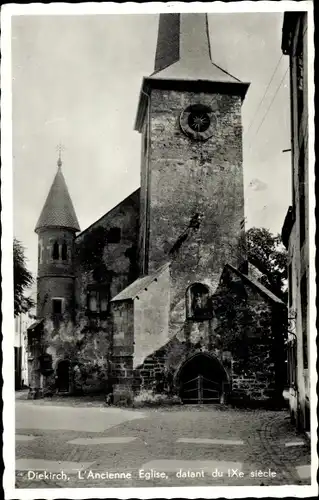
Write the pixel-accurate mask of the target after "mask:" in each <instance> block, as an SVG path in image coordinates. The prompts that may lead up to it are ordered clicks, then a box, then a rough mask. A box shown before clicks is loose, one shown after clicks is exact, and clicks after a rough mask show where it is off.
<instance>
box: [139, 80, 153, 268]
mask: <svg viewBox="0 0 319 500" xmlns="http://www.w3.org/2000/svg"><path fill="white" fill-rule="evenodd" d="M141 93H142V94H143V95H145V96H146V98H147V155H146V200H145V214H144V215H145V230H144V242H143V243H144V245H143V247H144V248H143V251H144V259H143V267H142V274H143V275H144V276H145V275H147V274H148V250H149V249H148V234H149V213H148V212H149V182H150V171H149V169H150V144H151V140H150V131H151V98H150V95H149V94H147V93H146V92H144V90H143V89H141Z"/></svg>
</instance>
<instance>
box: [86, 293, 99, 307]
mask: <svg viewBox="0 0 319 500" xmlns="http://www.w3.org/2000/svg"><path fill="white" fill-rule="evenodd" d="M88 309H89V311H90V312H97V310H98V296H97V292H96V291H95V290H91V291H90V292H89V293H88Z"/></svg>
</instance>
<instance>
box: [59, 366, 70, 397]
mask: <svg viewBox="0 0 319 500" xmlns="http://www.w3.org/2000/svg"><path fill="white" fill-rule="evenodd" d="M56 375H57V378H56V385H57V390H58V392H69V390H70V361H68V360H67V359H65V360H63V361H60V362H59V364H58V367H57V371H56Z"/></svg>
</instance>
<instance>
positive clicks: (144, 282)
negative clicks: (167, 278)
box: [111, 262, 170, 302]
mask: <svg viewBox="0 0 319 500" xmlns="http://www.w3.org/2000/svg"><path fill="white" fill-rule="evenodd" d="M169 266H170V263H169V262H168V263H166V264H164V266H161V267H160V268H159V269H157V270H156V271H155V272H154V273H153V274H150V275H148V276H143V277H142V278H138V279H137V280H135V281H133V283H131V284H130V285H129V286H127V287H126V288H124V290H122V291H121V292H120V293H119V294H118V295H116V296H115V297H114V298H113V299H112V300H111V302H119V301H121V300H134V299H136V298H137V297H138V296H139V294H140V293H142V292H143V291H145V289H147V287H148V286H149V285H150V284H151V283H153V281H155V279H156V278H157V277H158V276H160V275H161V274H162V273H163V272H164V271H165V270H166V269H167V268H168V267H169Z"/></svg>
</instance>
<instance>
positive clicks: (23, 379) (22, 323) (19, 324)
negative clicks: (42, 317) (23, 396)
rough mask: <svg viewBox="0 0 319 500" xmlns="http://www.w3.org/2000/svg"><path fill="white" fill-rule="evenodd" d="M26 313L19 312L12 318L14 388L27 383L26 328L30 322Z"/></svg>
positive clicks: (21, 387) (22, 386)
mask: <svg viewBox="0 0 319 500" xmlns="http://www.w3.org/2000/svg"><path fill="white" fill-rule="evenodd" d="M32 322H33V321H32V319H31V318H30V316H29V315H28V314H24V313H21V314H19V315H18V316H16V317H15V319H14V330H15V331H14V369H15V388H16V389H23V388H24V387H26V386H27V385H28V336H27V333H28V328H29V326H30V325H31V324H32Z"/></svg>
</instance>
